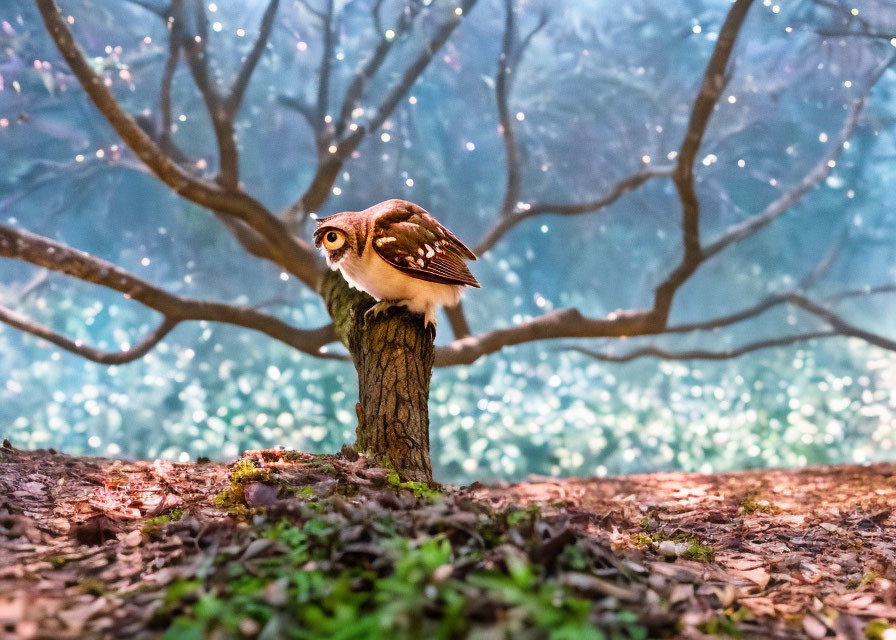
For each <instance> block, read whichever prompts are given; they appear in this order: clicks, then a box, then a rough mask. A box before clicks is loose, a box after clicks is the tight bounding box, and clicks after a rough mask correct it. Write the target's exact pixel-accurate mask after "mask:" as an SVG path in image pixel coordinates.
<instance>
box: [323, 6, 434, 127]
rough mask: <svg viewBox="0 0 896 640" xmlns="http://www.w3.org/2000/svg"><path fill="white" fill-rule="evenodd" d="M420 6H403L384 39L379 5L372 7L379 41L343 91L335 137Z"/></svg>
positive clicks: (348, 119) (345, 123)
mask: <svg viewBox="0 0 896 640" xmlns="http://www.w3.org/2000/svg"><path fill="white" fill-rule="evenodd" d="M421 6H422V5H419V4H417V3H416V2H412V3H409V4H406V5H405V6H404V8H403V9H402V11H401V14H400V16H399V18H398V24H397V25H396V26H395V29H394V33H393V34H392V37H391V38H389V37H386V34H385V32H384V31H383V30H382V24H381V23H380V21H379V18H378V12H379V7H380V3H379V2H378V3H377V4H376V5H375V6H374V8H373V15H374V17H375V18H376V19H375V20H374V22H375V24H377V33H378V34H379V37H380V40H379V43H377V46H376V48H375V49H374V50H373V53H372V54H371V55H370V57H369V58H367V60H365V61H364V62H363V63H362V64H361V65H360V66H359V67H358V70H357V71H356V72H355V75H354V76H353V77H352V80H351V82H350V83H349V85H348V88H347V89H346V90H345V96H344V97H343V100H342V109H341V110H340V112H339V117H338V118H337V119H336V127H335V135H336V136H337V137H340V136H342V135H343V134H344V133H345V130H346V128H347V127H348V125H349V121H350V120H351V118H352V112H353V111H354V110H355V108H356V107H357V106H358V103H359V101H360V99H361V96H362V95H363V94H364V89H365V88H366V87H367V82H368V81H369V80H370V79H371V78H372V77H373V76H374V74H376V72H377V71H379V69H380V67H381V66H382V64H383V61H385V59H386V56H387V55H388V54H389V51H391V50H392V46H393V45H394V44H395V43H396V42H398V41H399V40H401V38H402V37H403V36H404V35H405V34H406V33H407V32H408V30H409V29H410V28H411V25H413V24H414V19H415V18H416V17H417V15H418V14H419V9H420V7H421Z"/></svg>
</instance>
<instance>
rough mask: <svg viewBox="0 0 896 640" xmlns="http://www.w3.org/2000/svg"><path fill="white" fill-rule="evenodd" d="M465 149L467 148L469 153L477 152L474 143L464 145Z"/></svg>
mask: <svg viewBox="0 0 896 640" xmlns="http://www.w3.org/2000/svg"><path fill="white" fill-rule="evenodd" d="M464 147H465V148H466V150H467V151H475V150H476V145H475V144H474V143H472V142H468V143H467V144H465V145H464Z"/></svg>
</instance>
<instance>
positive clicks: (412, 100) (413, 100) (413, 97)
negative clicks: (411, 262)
mask: <svg viewBox="0 0 896 640" xmlns="http://www.w3.org/2000/svg"><path fill="white" fill-rule="evenodd" d="M894 46H896V45H894ZM408 102H410V103H411V104H417V96H411V97H409V98H408Z"/></svg>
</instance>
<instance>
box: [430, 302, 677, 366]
mask: <svg viewBox="0 0 896 640" xmlns="http://www.w3.org/2000/svg"><path fill="white" fill-rule="evenodd" d="M651 320H652V315H651V312H650V311H648V310H625V311H617V312H614V313H611V314H609V315H608V316H607V317H606V318H586V317H585V316H583V315H582V314H581V312H579V310H578V309H558V310H556V311H551V312H550V313H546V314H544V315H542V316H538V317H537V318H533V319H532V320H529V321H526V322H522V323H520V324H518V325H515V326H512V327H507V328H504V329H494V330H492V331H488V332H486V333H483V334H481V335H478V336H470V337H467V338H462V339H460V340H455V341H454V342H452V343H451V344H449V345H445V346H443V347H437V348H436V360H435V366H437V367H449V366H455V365H460V364H472V363H474V362H476V360H478V359H479V358H481V357H483V356H486V355H489V354H491V353H495V352H496V351H500V350H501V349H503V348H504V347H509V346H513V345H517V344H522V343H525V342H534V341H536V340H553V339H556V338H619V337H622V336H634V335H650V334H654V333H658V332H660V331H661V329H657V328H656V327H655V325H654V324H653V323H652V322H651Z"/></svg>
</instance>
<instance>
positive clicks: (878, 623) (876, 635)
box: [865, 618, 896, 640]
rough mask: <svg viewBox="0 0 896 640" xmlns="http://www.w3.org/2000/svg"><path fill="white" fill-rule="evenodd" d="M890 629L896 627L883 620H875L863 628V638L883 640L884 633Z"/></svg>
mask: <svg viewBox="0 0 896 640" xmlns="http://www.w3.org/2000/svg"><path fill="white" fill-rule="evenodd" d="M890 629H896V626H893V625H891V624H890V623H889V622H888V621H887V620H885V619H883V618H877V619H876V620H872V621H871V622H869V623H868V625H867V626H866V627H865V637H866V638H868V640H883V637H884V632H885V631H889V630H890Z"/></svg>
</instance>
